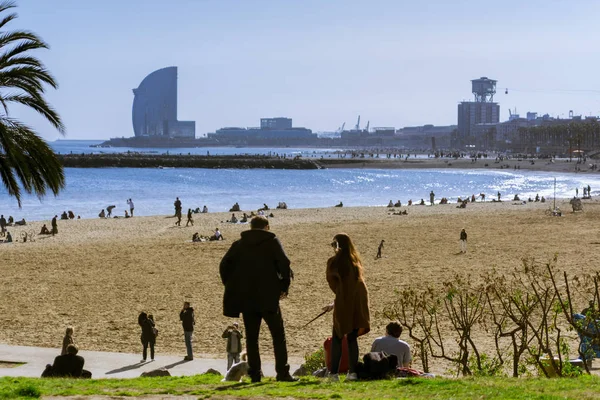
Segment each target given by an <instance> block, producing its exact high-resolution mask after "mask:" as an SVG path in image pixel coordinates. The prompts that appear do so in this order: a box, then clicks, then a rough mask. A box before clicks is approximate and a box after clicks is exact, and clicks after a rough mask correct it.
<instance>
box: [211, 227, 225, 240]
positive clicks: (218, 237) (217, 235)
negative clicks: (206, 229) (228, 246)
mask: <svg viewBox="0 0 600 400" xmlns="http://www.w3.org/2000/svg"><path fill="white" fill-rule="evenodd" d="M210 240H225V238H224V237H223V235H222V234H221V231H220V230H219V228H215V233H214V235H212V236H211V237H210Z"/></svg>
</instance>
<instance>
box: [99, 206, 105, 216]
mask: <svg viewBox="0 0 600 400" xmlns="http://www.w3.org/2000/svg"><path fill="white" fill-rule="evenodd" d="M98 218H106V213H105V212H104V208H103V209H102V211H100V214H98Z"/></svg>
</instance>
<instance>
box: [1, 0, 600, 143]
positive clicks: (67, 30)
mask: <svg viewBox="0 0 600 400" xmlns="http://www.w3.org/2000/svg"><path fill="white" fill-rule="evenodd" d="M492 3H494V4H492ZM18 5H19V8H18V9H17V12H18V13H19V16H20V18H19V19H18V20H17V21H15V22H13V23H12V24H11V25H9V28H27V29H30V30H33V31H35V32H36V33H38V34H39V35H40V36H42V38H43V39H44V40H46V41H47V42H48V43H49V44H50V46H51V50H50V51H40V52H37V55H38V56H39V57H40V58H41V59H42V60H43V61H44V62H45V63H46V65H47V67H48V68H49V69H50V70H51V71H52V73H53V74H54V75H55V77H56V78H57V80H58V82H59V85H60V88H59V90H57V91H51V92H49V93H48V99H49V100H50V102H51V103H52V104H53V105H54V106H55V107H56V108H57V109H58V111H59V112H60V114H61V116H62V117H63V119H64V122H65V124H66V126H67V138H69V139H93V138H109V137H120V136H126V137H127V136H133V129H132V127H131V105H132V101H133V94H132V91H131V89H132V88H135V87H137V86H138V84H139V83H140V82H141V80H142V79H143V78H144V77H145V76H146V75H147V74H148V73H150V72H152V71H153V70H155V69H158V68H162V67H165V66H171V65H175V66H178V67H179V119H180V120H195V121H196V134H197V135H201V134H204V133H206V132H214V130H215V129H218V128H220V127H223V126H256V125H258V124H259V119H260V118H261V117H271V116H287V117H291V118H293V119H294V125H296V126H306V127H309V128H311V129H313V130H314V131H333V130H335V129H336V128H337V127H339V126H340V125H341V124H342V123H343V122H346V126H350V125H353V124H355V121H356V117H357V116H358V114H360V115H361V118H362V121H364V123H366V121H370V122H371V127H374V126H395V127H403V126H412V125H423V124H426V123H432V124H435V125H449V124H455V123H456V105H457V103H458V102H460V101H461V100H465V99H471V97H472V96H471V93H470V89H471V87H470V80H471V79H474V78H478V77H480V76H488V77H490V78H493V79H497V80H498V94H497V95H496V97H495V99H496V101H498V102H499V103H500V107H501V115H502V119H507V118H508V108H511V109H514V108H515V107H516V108H517V111H518V112H519V113H521V114H525V112H527V111H537V112H539V113H549V114H551V115H553V116H556V115H561V114H562V115H563V116H565V117H566V116H567V115H568V112H569V110H573V111H574V112H575V114H583V115H590V114H592V115H599V114H600V85H599V84H598V72H597V71H598V69H597V66H598V65H600V62H599V61H600V54H599V52H598V51H597V45H598V41H597V39H598V37H599V33H600V32H599V29H598V24H597V21H596V20H597V17H598V15H600V2H596V1H593V0H589V1H586V0H581V1H572V2H565V1H553V0H545V1H541V0H532V1H512V0H508V1H502V2H484V1H470V0H469V1H460V0H455V1H448V0H432V1H419V2H417V1H404V0H393V1H392V0H389V1H388V0H370V1H353V0H345V1H344V0H177V1H171V2H165V1H164V0H161V1H158V0H144V1H142V0H120V1H116V0H104V1H92V0H54V1H46V0H44V1H40V0H20V1H18ZM505 88H508V90H509V93H508V94H505V93H504V91H505ZM594 89H598V91H597V92H593V91H588V92H584V91H577V90H594ZM563 90H567V91H563ZM11 115H12V116H15V117H18V118H21V119H23V120H24V121H25V122H27V123H29V124H30V125H32V126H34V127H35V128H36V129H37V130H38V131H39V132H40V134H41V135H42V136H43V137H44V138H46V139H49V140H54V139H56V138H57V137H58V134H57V133H56V132H55V131H53V130H52V129H51V127H50V126H49V125H48V124H46V123H44V121H43V120H42V119H40V118H39V117H38V116H36V115H35V114H34V113H32V112H29V111H26V110H23V109H19V108H14V109H12V110H11Z"/></svg>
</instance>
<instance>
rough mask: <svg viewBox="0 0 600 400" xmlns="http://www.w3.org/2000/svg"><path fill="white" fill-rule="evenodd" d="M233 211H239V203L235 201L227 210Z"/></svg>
mask: <svg viewBox="0 0 600 400" xmlns="http://www.w3.org/2000/svg"><path fill="white" fill-rule="evenodd" d="M233 211H240V205H239V204H238V203H237V201H236V202H235V204H234V205H233V206H232V207H231V208H230V209H229V212H233Z"/></svg>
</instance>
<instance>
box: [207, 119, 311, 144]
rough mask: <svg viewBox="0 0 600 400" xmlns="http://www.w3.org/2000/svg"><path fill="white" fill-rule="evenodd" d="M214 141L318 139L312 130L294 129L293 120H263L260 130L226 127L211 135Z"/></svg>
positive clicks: (209, 135) (255, 128)
mask: <svg viewBox="0 0 600 400" xmlns="http://www.w3.org/2000/svg"><path fill="white" fill-rule="evenodd" d="M208 137H209V138H212V139H238V140H247V139H252V140H254V139H261V140H263V139H276V140H279V139H296V140H297V139H310V140H313V139H317V134H316V133H312V130H310V129H307V128H301V127H296V128H294V127H292V119H291V118H261V120H260V128H258V127H254V128H241V127H226V128H221V129H217V131H216V132H215V133H209V134H208Z"/></svg>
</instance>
